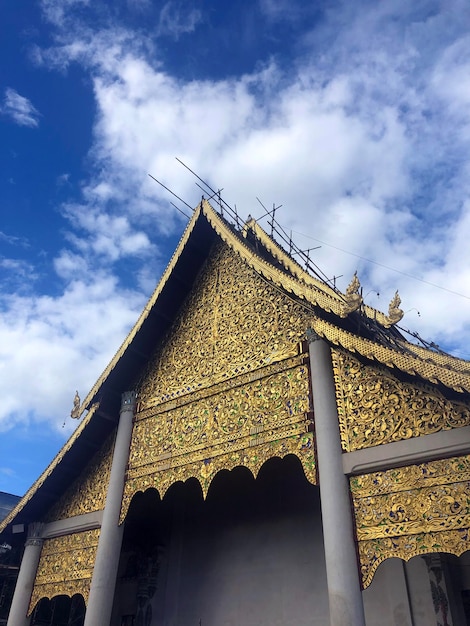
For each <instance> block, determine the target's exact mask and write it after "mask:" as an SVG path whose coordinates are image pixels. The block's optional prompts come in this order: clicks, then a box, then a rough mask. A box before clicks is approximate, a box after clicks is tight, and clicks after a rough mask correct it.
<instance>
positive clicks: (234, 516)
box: [113, 455, 328, 626]
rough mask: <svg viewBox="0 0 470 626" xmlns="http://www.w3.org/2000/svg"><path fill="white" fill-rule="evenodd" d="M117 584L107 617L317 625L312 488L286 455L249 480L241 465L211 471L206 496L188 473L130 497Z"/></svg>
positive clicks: (216, 625) (144, 622)
mask: <svg viewBox="0 0 470 626" xmlns="http://www.w3.org/2000/svg"><path fill="white" fill-rule="evenodd" d="M116 589H117V590H116V595H115V606H114V616H115V621H114V618H113V623H116V624H127V623H128V624H133V625H134V626H153V625H154V624H155V625H156V624H159V625H160V624H178V625H179V626H185V625H186V624H187V625H188V626H189V625H193V624H201V626H220V624H233V625H235V624H250V623H253V624H254V623H256V624H260V625H263V624H266V625H267V624H270V625H271V624H275V623H279V624H287V623H292V624H294V623H295V624H297V625H301V626H302V625H303V624H305V625H306V624H309V625H311V624H318V625H320V624H324V623H326V622H327V620H328V600H327V590H326V579H325V564H324V553H323V538H322V530H321V514H320V498H319V493H318V488H317V487H315V486H313V485H312V484H311V483H309V482H308V481H307V479H306V478H305V475H304V472H303V469H302V465H301V463H300V461H299V460H298V458H297V457H294V456H292V455H291V456H287V457H285V458H284V459H279V458H273V459H270V460H269V461H267V462H266V463H265V464H264V465H263V467H262V468H261V470H260V472H259V474H258V477H257V478H256V479H255V478H254V477H253V475H252V473H251V472H250V470H248V469H246V468H244V467H236V468H235V469H233V470H231V471H227V470H223V471H221V472H219V473H218V474H217V475H216V476H215V478H214V480H213V481H212V484H211V486H210V488H209V491H208V494H207V498H206V500H204V499H203V497H202V490H201V486H200V484H199V483H198V481H197V480H195V479H190V480H188V481H187V482H186V483H184V484H183V483H176V484H174V485H172V487H170V489H169V490H168V491H167V493H166V494H165V496H164V498H163V500H162V499H160V497H159V495H158V493H157V492H156V490H148V491H147V492H145V493H139V494H136V496H134V498H133V500H132V502H131V505H130V507H129V512H128V515H127V517H126V526H125V531H124V540H123V550H122V555H121V563H120V570H119V575H118V584H117V588H116ZM119 619H120V620H121V621H119ZM126 620H127V621H126ZM132 620H133V621H132Z"/></svg>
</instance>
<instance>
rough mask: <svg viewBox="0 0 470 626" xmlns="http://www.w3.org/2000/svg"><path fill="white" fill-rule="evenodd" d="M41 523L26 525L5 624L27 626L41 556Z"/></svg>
mask: <svg viewBox="0 0 470 626" xmlns="http://www.w3.org/2000/svg"><path fill="white" fill-rule="evenodd" d="M42 528H43V524H38V523H36V524H30V525H29V526H28V538H27V540H26V544H25V549H24V553H23V558H22V559H21V566H20V571H19V573H18V580H17V581H16V587H15V593H14V594H13V600H12V602H11V607H10V613H9V615H8V622H7V626H28V625H29V623H30V618H29V617H27V613H28V608H29V603H30V600H31V594H32V593H33V587H34V581H35V579H36V572H37V569H38V565H39V558H40V556H41V550H42V543H43V540H42V538H41V533H42Z"/></svg>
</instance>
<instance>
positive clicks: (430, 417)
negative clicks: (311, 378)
mask: <svg viewBox="0 0 470 626" xmlns="http://www.w3.org/2000/svg"><path fill="white" fill-rule="evenodd" d="M332 358H333V370H334V377H335V385H336V399H337V404H338V415H339V422H340V432H341V445H342V448H343V450H344V451H345V452H351V451H353V450H360V449H362V448H369V447H372V446H377V445H380V444H383V443H390V442H392V441H400V440H403V439H410V438H411V437H419V436H421V435H429V434H431V433H436V432H438V431H440V430H449V429H451V428H460V427H462V426H468V425H470V404H469V405H466V404H463V403H456V402H451V401H450V400H448V399H447V398H446V397H445V396H444V395H443V394H442V393H441V392H440V391H439V390H438V389H436V388H434V387H431V386H428V385H419V384H416V385H412V384H410V383H405V382H401V381H399V380H398V379H397V378H395V377H394V376H393V375H392V374H391V373H390V372H389V371H388V370H387V369H385V368H380V367H375V366H371V365H364V364H362V363H361V362H360V361H358V360H357V359H356V358H354V357H353V356H351V355H350V354H348V353H346V352H343V351H339V350H332Z"/></svg>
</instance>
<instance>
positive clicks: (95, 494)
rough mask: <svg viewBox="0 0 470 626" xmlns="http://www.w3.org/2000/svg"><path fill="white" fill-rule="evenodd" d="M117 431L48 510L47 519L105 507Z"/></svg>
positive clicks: (65, 516) (66, 516)
mask: <svg viewBox="0 0 470 626" xmlns="http://www.w3.org/2000/svg"><path fill="white" fill-rule="evenodd" d="M114 437H115V433H112V434H111V435H110V436H109V437H108V439H107V440H106V441H105V443H104V444H103V446H102V447H101V449H100V450H99V451H98V452H97V453H96V454H95V455H94V457H93V458H92V459H91V461H90V462H89V464H88V466H87V467H86V469H85V471H84V472H83V473H82V474H81V475H80V476H79V477H78V478H77V479H76V480H75V481H74V482H73V483H72V484H71V485H70V487H69V488H68V489H67V491H66V492H65V493H64V495H63V496H62V497H61V498H60V499H59V500H58V502H57V503H56V504H55V505H54V507H53V508H52V509H51V510H50V511H49V512H48V514H47V516H46V518H45V521H47V522H52V521H55V520H60V519H67V518H69V517H73V516H74V515H81V514H83V513H91V512H92V511H101V510H103V509H104V505H105V500H106V490H107V487H108V482H109V474H110V471H111V462H112V455H113V448H114Z"/></svg>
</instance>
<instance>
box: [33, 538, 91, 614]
mask: <svg viewBox="0 0 470 626" xmlns="http://www.w3.org/2000/svg"><path fill="white" fill-rule="evenodd" d="M99 536H100V530H99V529H96V530H87V531H84V532H80V533H74V534H72V535H65V536H63V537H55V538H53V539H45V540H44V544H43V547H42V550H41V557H40V559H39V565H38V570H37V574H36V580H35V583H34V588H33V593H32V595H31V602H30V604H29V610H28V615H30V614H31V612H32V610H33V609H34V607H35V606H36V604H37V603H38V602H39V600H41V598H49V599H51V598H53V597H54V596H60V595H66V596H70V597H72V596H73V595H75V594H76V593H80V594H81V595H82V596H83V598H84V600H85V604H87V602H88V596H89V593H90V584H91V577H92V574H93V567H94V565H95V558H96V550H97V548H98V540H99Z"/></svg>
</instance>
